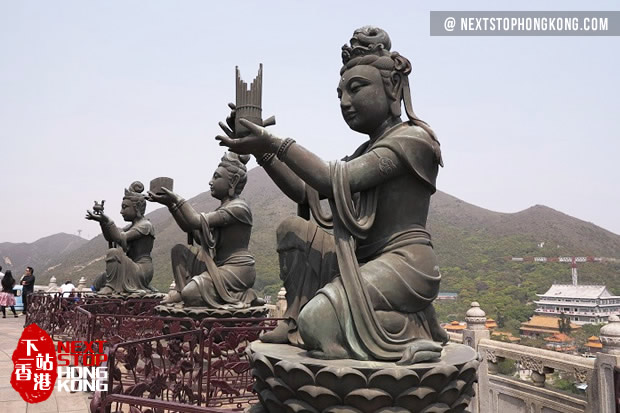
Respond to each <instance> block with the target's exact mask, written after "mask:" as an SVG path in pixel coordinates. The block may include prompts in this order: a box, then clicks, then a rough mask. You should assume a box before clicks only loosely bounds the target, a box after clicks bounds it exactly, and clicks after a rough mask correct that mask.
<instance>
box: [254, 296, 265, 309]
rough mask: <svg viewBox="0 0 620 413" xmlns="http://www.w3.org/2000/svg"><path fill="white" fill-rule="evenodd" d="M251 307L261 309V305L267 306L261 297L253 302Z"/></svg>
mask: <svg viewBox="0 0 620 413" xmlns="http://www.w3.org/2000/svg"><path fill="white" fill-rule="evenodd" d="M250 305H251V306H252V307H260V306H261V305H265V300H263V299H262V298H260V297H256V298H255V299H254V300H252V302H251V303H250Z"/></svg>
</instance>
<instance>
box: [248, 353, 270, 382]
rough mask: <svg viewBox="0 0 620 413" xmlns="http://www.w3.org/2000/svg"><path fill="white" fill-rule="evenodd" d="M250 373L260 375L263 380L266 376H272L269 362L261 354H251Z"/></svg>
mask: <svg viewBox="0 0 620 413" xmlns="http://www.w3.org/2000/svg"><path fill="white" fill-rule="evenodd" d="M252 375H253V376H255V377H260V378H261V379H263V381H265V380H267V378H268V377H273V375H274V371H273V366H272V365H271V362H270V361H269V360H268V359H267V357H265V356H263V355H262V354H258V353H254V354H252Z"/></svg>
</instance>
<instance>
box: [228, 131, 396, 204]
mask: <svg viewBox="0 0 620 413" xmlns="http://www.w3.org/2000/svg"><path fill="white" fill-rule="evenodd" d="M241 123H242V124H243V125H244V126H245V127H247V128H248V129H250V131H251V132H252V133H251V134H250V135H249V136H246V137H244V138H240V139H232V138H230V137H226V136H217V137H216V139H217V140H219V141H220V142H221V145H224V146H228V147H229V148H230V149H231V150H233V151H235V152H238V153H276V155H277V157H278V159H280V160H281V161H282V162H283V163H285V164H286V166H287V167H288V168H290V170H291V171H292V172H293V173H294V174H295V175H297V177H299V178H300V179H301V180H302V181H304V182H305V183H306V184H308V185H310V186H311V187H312V188H314V189H316V190H317V191H318V192H319V194H320V195H322V196H324V197H327V198H332V197H333V194H332V183H331V171H330V166H329V164H328V163H327V162H325V161H323V160H322V159H321V158H319V157H318V156H317V155H315V154H314V153H312V152H310V151H309V150H308V149H306V148H304V147H303V146H301V145H299V144H297V143H295V141H293V140H291V139H286V140H283V139H280V138H278V137H277V136H275V135H273V134H272V133H270V132H269V131H268V130H267V129H265V128H263V127H261V126H258V125H255V124H253V123H251V122H248V121H246V120H245V119H241ZM275 162H276V161H275V160H274V161H273V163H274V164H275ZM275 165H277V164H275ZM276 167H277V166H273V168H276ZM282 169H283V168H280V171H281V170H282ZM347 169H348V172H349V177H350V183H351V192H353V193H355V192H360V191H363V190H366V189H369V188H372V187H374V186H377V185H378V184H380V183H381V182H383V181H385V180H387V179H391V178H393V177H394V176H396V175H398V174H401V173H402V172H403V171H404V168H403V167H402V165H401V161H400V160H399V158H398V157H397V156H396V154H394V153H393V152H392V150H390V149H388V148H377V149H374V150H372V151H370V152H369V153H367V154H364V155H361V156H359V157H358V158H355V159H353V160H351V161H349V162H348V168H347ZM274 181H275V179H274ZM277 183H278V182H276V184H277ZM302 199H303V198H302Z"/></svg>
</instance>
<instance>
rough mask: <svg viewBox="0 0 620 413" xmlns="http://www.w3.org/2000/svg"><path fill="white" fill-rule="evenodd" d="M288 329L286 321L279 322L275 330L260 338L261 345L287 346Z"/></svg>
mask: <svg viewBox="0 0 620 413" xmlns="http://www.w3.org/2000/svg"><path fill="white" fill-rule="evenodd" d="M290 329H291V327H290V326H289V324H288V321H281V322H280V324H278V326H277V327H276V328H275V329H273V330H271V331H270V332H268V333H265V334H263V335H262V336H260V341H262V342H263V343H273V344H287V343H288V342H289V341H288V332H289V331H290Z"/></svg>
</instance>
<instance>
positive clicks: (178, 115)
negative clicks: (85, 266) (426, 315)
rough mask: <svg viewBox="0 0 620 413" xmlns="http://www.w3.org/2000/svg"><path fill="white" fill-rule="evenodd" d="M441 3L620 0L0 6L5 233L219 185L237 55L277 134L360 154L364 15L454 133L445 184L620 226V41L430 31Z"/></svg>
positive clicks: (445, 145)
mask: <svg viewBox="0 0 620 413" xmlns="http://www.w3.org/2000/svg"><path fill="white" fill-rule="evenodd" d="M431 10H597V11H598V10H620V5H618V3H617V2H613V1H609V2H603V1H581V2H575V1H519V2H512V3H511V2H508V1H507V2H502V3H501V5H499V4H498V3H497V2H489V1H434V2H432V3H431V2H419V1H413V0H408V1H390V2H383V3H379V2H377V1H372V2H371V1H364V0H359V1H355V2H351V1H342V2H336V1H306V2H301V1H267V0H266V1H261V2H257V1H235V2H223V1H217V2H215V1H193V0H184V1H172V0H170V1H131V0H129V1H128V0H123V1H113V0H108V1H89V2H84V1H80V0H77V1H58V0H57V1H0V159H1V162H2V165H1V167H0V242H33V241H35V240H37V239H39V238H41V237H44V236H47V235H51V234H55V233H58V232H66V233H73V234H77V231H78V230H81V231H82V232H81V235H82V236H83V237H87V238H92V237H94V236H96V235H97V234H98V233H99V226H98V225H97V223H95V222H92V221H86V220H84V215H85V211H86V209H89V208H91V207H92V205H93V201H94V200H101V199H105V200H106V211H107V213H109V214H110V216H111V218H112V219H113V220H115V221H116V223H117V224H121V223H122V218H121V217H120V214H119V211H120V203H121V200H122V196H123V189H124V188H126V187H128V186H129V184H130V183H131V182H133V181H135V180H140V181H142V182H144V183H145V185H147V186H148V182H149V181H150V180H151V179H153V178H155V177H158V176H169V177H172V178H174V180H175V183H174V185H175V192H178V193H179V194H181V195H182V196H184V197H185V198H190V197H192V196H195V195H197V194H199V193H201V192H204V191H206V190H208V182H209V179H210V177H211V175H212V173H213V170H214V169H215V168H216V166H217V164H218V162H219V159H220V158H221V156H222V155H223V153H224V148H222V147H219V146H218V144H217V142H216V141H215V140H214V137H215V136H216V135H217V134H219V133H220V130H219V128H218V126H217V123H218V121H220V120H224V119H225V118H226V116H227V114H228V108H227V105H226V104H227V103H228V102H231V101H233V100H234V93H235V83H234V76H235V66H239V67H240V69H241V74H242V77H243V78H244V79H245V80H250V79H251V78H253V77H254V76H255V74H256V72H257V69H258V65H259V63H263V65H264V78H263V114H264V117H267V116H270V115H275V116H276V119H277V124H276V126H274V127H273V128H272V129H273V132H274V133H275V134H277V135H279V136H282V137H289V136H290V137H293V138H295V139H296V140H297V142H298V143H300V144H302V145H304V146H305V147H306V148H308V149H310V150H312V151H313V152H315V153H317V154H318V155H319V156H321V157H322V158H323V159H325V160H331V159H338V158H341V157H342V156H344V155H346V154H349V153H351V152H352V151H353V150H354V149H355V148H356V147H357V146H358V145H359V144H360V143H361V142H362V141H363V140H364V139H365V136H363V135H360V134H357V133H355V132H353V131H351V130H349V129H348V127H347V126H346V124H345V123H344V121H343V120H342V117H341V114H340V109H339V102H338V99H337V94H336V86H337V83H338V79H339V69H340V67H341V64H342V62H341V58H340V52H341V50H340V48H341V46H342V45H343V44H344V43H346V42H348V40H349V39H350V37H351V34H352V33H353V31H354V30H355V29H356V28H358V27H361V26H364V25H369V24H370V25H375V26H379V27H382V28H383V29H385V30H386V31H387V32H388V33H389V34H390V37H391V39H392V50H395V51H398V52H399V53H400V54H402V55H403V56H406V57H407V58H409V59H410V60H411V61H412V64H413V73H412V74H411V75H410V82H411V85H412V96H413V104H414V108H415V111H416V113H417V114H418V116H419V117H421V118H422V119H424V120H425V121H427V122H428V123H429V124H430V125H431V126H432V127H433V129H434V130H435V132H436V133H437V136H438V138H439V139H440V141H441V144H442V151H443V158H444V162H445V167H444V168H443V169H442V170H441V171H440V174H439V178H438V188H439V189H440V190H441V191H444V192H447V193H448V194H451V195H453V196H456V197H458V198H460V199H462V200H464V201H466V202H469V203H472V204H475V205H477V206H480V207H483V208H486V209H489V210H493V211H499V212H518V211H521V210H523V209H526V208H528V207H531V206H533V205H536V204H542V205H546V206H548V207H551V208H554V209H557V210H559V211H562V212H564V213H566V214H569V215H572V216H575V217H577V218H580V219H582V220H585V221H589V222H593V223H594V224H596V225H599V226H601V227H603V228H605V229H607V230H610V231H612V232H614V233H616V234H620V213H618V211H619V206H620V190H619V189H618V180H619V178H620V167H619V165H618V164H619V162H620V143H619V142H618V138H619V137H620V135H619V132H618V131H619V130H620V77H619V76H618V71H619V69H618V66H619V63H620V57H619V53H618V51H619V50H620V37H436V36H432V37H431V36H430V34H429V14H430V11H431ZM254 165H255V163H254V161H252V163H251V164H250V166H254ZM248 185H251V182H249V183H248ZM153 209H155V206H154V205H153V204H149V206H148V209H147V212H148V211H152V210H153Z"/></svg>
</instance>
